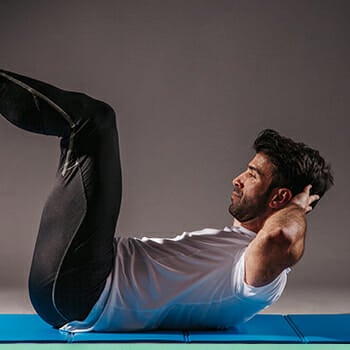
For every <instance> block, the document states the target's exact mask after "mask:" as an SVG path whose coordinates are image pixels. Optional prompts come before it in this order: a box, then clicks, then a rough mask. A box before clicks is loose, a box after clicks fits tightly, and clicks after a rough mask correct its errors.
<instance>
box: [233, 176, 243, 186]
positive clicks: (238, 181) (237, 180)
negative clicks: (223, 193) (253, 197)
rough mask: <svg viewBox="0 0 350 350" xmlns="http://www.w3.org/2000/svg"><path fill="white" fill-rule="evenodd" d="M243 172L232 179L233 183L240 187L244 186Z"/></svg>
mask: <svg viewBox="0 0 350 350" xmlns="http://www.w3.org/2000/svg"><path fill="white" fill-rule="evenodd" d="M242 175H243V174H240V175H238V176H237V177H235V178H234V179H233V180H232V185H233V186H235V187H238V188H242V187H243V176H242Z"/></svg>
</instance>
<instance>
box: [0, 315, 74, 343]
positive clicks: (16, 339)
mask: <svg viewBox="0 0 350 350" xmlns="http://www.w3.org/2000/svg"><path fill="white" fill-rule="evenodd" d="M67 341H68V339H67V334H64V333H61V332H60V331H58V330H57V329H54V328H52V327H50V326H48V324H47V323H45V322H44V321H42V320H41V318H40V317H39V316H37V315H3V314H0V342H1V343H21V342H27V343H28V342H29V343H31V342H33V343H34V342H35V343H41V342H42V343H67Z"/></svg>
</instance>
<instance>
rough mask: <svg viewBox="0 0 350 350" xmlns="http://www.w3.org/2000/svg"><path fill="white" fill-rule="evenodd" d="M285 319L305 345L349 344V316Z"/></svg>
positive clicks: (290, 317) (302, 316) (293, 317)
mask: <svg viewBox="0 0 350 350" xmlns="http://www.w3.org/2000/svg"><path fill="white" fill-rule="evenodd" d="M286 317H287V318H288V320H289V321H290V323H291V325H293V326H294V328H295V329H296V330H297V331H298V332H299V334H300V336H301V337H302V338H303V340H304V342H305V343H350V314H340V315H333V314H332V315H288V316H286Z"/></svg>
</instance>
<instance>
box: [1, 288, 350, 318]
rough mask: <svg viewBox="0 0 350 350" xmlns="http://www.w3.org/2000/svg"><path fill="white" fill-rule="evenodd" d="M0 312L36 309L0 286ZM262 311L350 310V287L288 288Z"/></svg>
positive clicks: (18, 291) (19, 291)
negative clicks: (273, 303) (271, 304)
mask: <svg viewBox="0 0 350 350" xmlns="http://www.w3.org/2000/svg"><path fill="white" fill-rule="evenodd" d="M0 313H7V314H11V313H12V314H13V313H34V310H33V308H32V306H31V304H30V302H29V297H28V295H27V291H26V290H24V289H16V288H12V289H10V288H9V289H0ZM263 313H277V314H293V313H295V314H300V313H304V314H322V313H326V314H327V313H350V287H348V288H338V289H331V288H328V289H325V288H324V287H322V288H315V287H313V288H311V287H309V288H303V289H301V288H293V287H292V288H286V290H285V292H284V294H283V296H282V297H281V299H280V300H279V301H278V302H277V303H276V304H275V305H273V306H271V307H270V308H269V309H267V310H265V311H263Z"/></svg>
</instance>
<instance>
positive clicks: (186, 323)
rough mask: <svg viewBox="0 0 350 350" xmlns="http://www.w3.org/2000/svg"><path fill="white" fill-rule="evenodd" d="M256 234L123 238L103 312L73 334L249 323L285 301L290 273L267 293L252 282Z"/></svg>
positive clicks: (235, 231)
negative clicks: (247, 258)
mask: <svg viewBox="0 0 350 350" xmlns="http://www.w3.org/2000/svg"><path fill="white" fill-rule="evenodd" d="M255 236H256V235H255V233H253V232H250V231H248V230H246V229H244V228H241V227H240V228H237V227H232V228H228V227H225V228H224V229H223V230H216V229H204V230H201V231H195V232H185V233H183V234H182V235H179V236H177V237H175V238H171V239H169V238H117V239H116V257H115V264H114V268H113V271H112V272H111V274H110V276H109V277H108V280H107V283H106V286H105V288H104V291H103V292H102V294H101V296H100V298H99V300H98V302H97V303H96V305H95V307H94V308H93V309H92V310H91V312H90V314H89V315H88V317H87V318H86V319H85V320H84V321H74V322H70V323H68V324H66V325H65V326H63V327H62V328H61V329H62V330H66V331H70V332H84V331H85V332H86V331H101V332H102V331H104V332H113V331H115V332H117V331H119V332H120V331H137V330H151V329H208V328H213V329H218V328H231V327H234V326H236V325H237V324H239V323H242V322H245V321H247V320H248V319H250V318H251V317H253V316H254V315H255V314H256V313H258V312H259V311H260V310H262V309H264V308H266V307H267V306H269V305H271V304H272V303H274V302H275V301H276V300H277V299H278V298H279V297H280V295H281V293H282V291H283V289H284V287H285V284H286V281H287V271H283V272H282V273H281V275H280V276H278V277H277V278H276V279H275V280H274V281H273V282H271V283H270V284H268V285H266V286H263V287H259V288H256V287H252V286H249V285H247V284H246V283H245V282H244V253H245V250H246V248H247V246H248V245H249V243H250V242H251V241H252V240H253V239H254V237H255Z"/></svg>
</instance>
